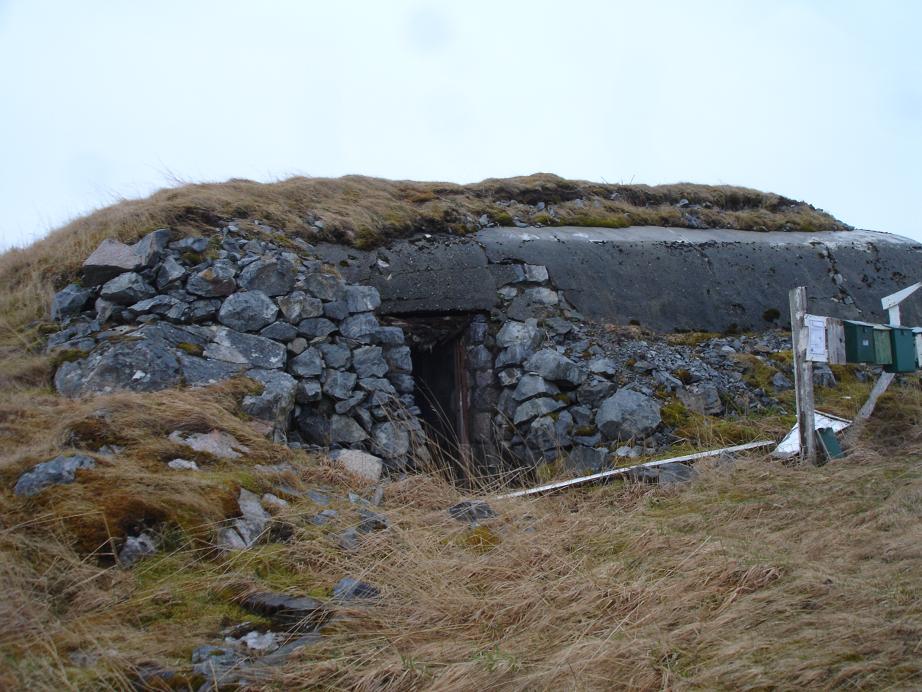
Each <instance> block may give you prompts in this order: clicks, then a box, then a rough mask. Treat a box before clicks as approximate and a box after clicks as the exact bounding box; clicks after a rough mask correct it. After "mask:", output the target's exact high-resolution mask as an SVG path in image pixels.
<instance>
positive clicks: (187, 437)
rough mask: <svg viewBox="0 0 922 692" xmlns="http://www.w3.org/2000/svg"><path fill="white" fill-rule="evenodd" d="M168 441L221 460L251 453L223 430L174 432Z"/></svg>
mask: <svg viewBox="0 0 922 692" xmlns="http://www.w3.org/2000/svg"><path fill="white" fill-rule="evenodd" d="M168 439H169V440H170V442H172V443H174V444H178V445H183V446H184V447H188V448H189V449H191V450H193V451H195V452H204V453H205V454H210V455H211V456H215V457H218V458H219V459H239V458H240V457H241V456H243V455H244V454H246V453H247V452H249V451H250V449H249V448H248V447H247V446H246V445H243V444H241V443H240V442H239V441H238V440H237V438H236V437H234V436H233V435H231V434H230V433H227V432H224V431H223V430H212V431H211V432H207V433H195V432H193V433H183V432H182V431H181V430H174V431H173V432H171V433H170V435H169V438H168Z"/></svg>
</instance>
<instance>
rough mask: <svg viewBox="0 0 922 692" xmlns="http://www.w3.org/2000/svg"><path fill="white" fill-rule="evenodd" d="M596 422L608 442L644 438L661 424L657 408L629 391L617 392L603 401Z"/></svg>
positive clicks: (644, 398) (639, 394)
mask: <svg viewBox="0 0 922 692" xmlns="http://www.w3.org/2000/svg"><path fill="white" fill-rule="evenodd" d="M595 420H596V426H597V427H598V429H599V430H600V431H601V433H602V434H603V435H604V436H605V439H607V440H629V439H631V438H640V437H646V436H647V435H649V434H650V433H652V432H653V431H654V430H656V428H657V427H658V426H659V424H660V423H661V422H662V418H661V417H660V405H659V404H658V403H657V402H656V401H655V400H654V399H652V398H650V397H648V396H646V395H644V394H641V393H640V392H634V391H631V390H629V389H620V390H618V391H617V392H615V393H614V394H613V395H612V396H610V397H609V398H607V399H606V400H605V401H603V402H602V405H601V406H600V407H599V410H598V412H597V413H596V418H595Z"/></svg>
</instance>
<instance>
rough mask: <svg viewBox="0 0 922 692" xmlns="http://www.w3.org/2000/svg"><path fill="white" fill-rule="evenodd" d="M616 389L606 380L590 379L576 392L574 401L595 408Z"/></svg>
mask: <svg viewBox="0 0 922 692" xmlns="http://www.w3.org/2000/svg"><path fill="white" fill-rule="evenodd" d="M615 389H616V387H615V385H613V384H612V383H611V382H609V381H608V380H603V379H602V378H601V377H590V378H589V379H587V380H586V381H585V382H584V383H583V384H581V385H580V386H579V388H578V389H577V390H576V399H577V401H579V403H581V404H583V405H585V406H589V407H590V408H596V407H597V406H598V405H599V404H600V403H602V401H603V400H605V399H607V398H608V397H609V396H611V395H612V394H613V393H614V391H615Z"/></svg>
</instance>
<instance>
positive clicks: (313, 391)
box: [295, 380, 323, 404]
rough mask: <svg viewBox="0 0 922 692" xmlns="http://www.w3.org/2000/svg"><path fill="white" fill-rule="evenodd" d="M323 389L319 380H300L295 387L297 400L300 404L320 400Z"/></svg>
mask: <svg viewBox="0 0 922 692" xmlns="http://www.w3.org/2000/svg"><path fill="white" fill-rule="evenodd" d="M322 394H323V390H322V389H321V388H320V383H319V382H318V381H317V380H300V381H299V382H298V385H297V387H296V388H295V401H297V402H298V403H299V404H309V403H311V402H313V401H320V398H321V396H322Z"/></svg>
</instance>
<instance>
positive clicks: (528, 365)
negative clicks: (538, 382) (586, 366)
mask: <svg viewBox="0 0 922 692" xmlns="http://www.w3.org/2000/svg"><path fill="white" fill-rule="evenodd" d="M525 369H526V371H528V372H531V373H534V374H535V375H540V376H541V377H543V378H544V379H545V380H549V381H551V382H556V383H558V384H563V385H567V386H570V387H578V386H579V385H581V384H582V383H583V382H584V381H585V380H586V372H585V371H584V370H582V369H581V368H580V367H579V366H578V365H577V364H576V363H574V362H573V361H572V360H570V359H569V358H567V357H566V356H563V355H561V354H560V353H558V352H557V351H554V350H553V349H550V348H545V349H542V350H540V351H538V352H537V353H536V354H534V355H533V356H531V357H530V358H529V359H528V360H527V361H525Z"/></svg>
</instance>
